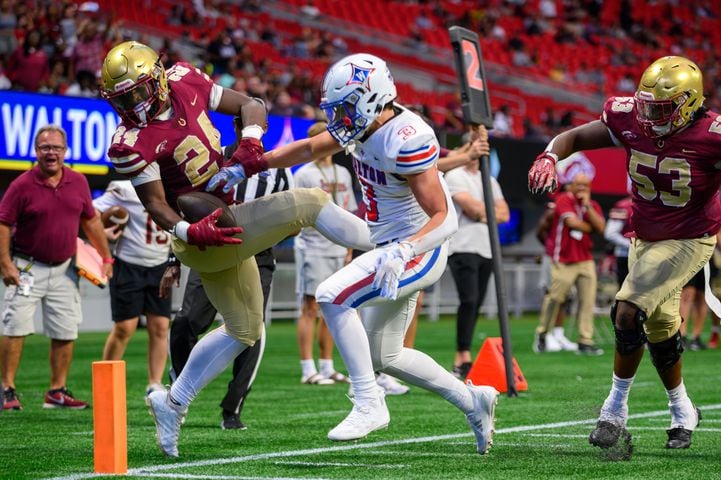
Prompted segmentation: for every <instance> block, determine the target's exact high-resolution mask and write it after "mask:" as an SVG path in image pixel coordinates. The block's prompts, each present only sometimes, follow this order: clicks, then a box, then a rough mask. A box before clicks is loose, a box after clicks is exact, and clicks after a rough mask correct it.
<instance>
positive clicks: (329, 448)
mask: <svg viewBox="0 0 721 480" xmlns="http://www.w3.org/2000/svg"><path fill="white" fill-rule="evenodd" d="M534 326H535V319H534V318H532V317H526V318H524V319H521V320H513V321H512V325H511V330H512V335H513V348H514V355H515V357H516V359H517V360H518V363H519V364H520V367H521V369H522V370H523V373H524V374H525V376H526V377H527V379H528V383H529V390H528V391H527V392H522V393H521V395H520V396H519V397H518V398H508V397H507V396H505V395H502V396H501V399H500V401H499V405H498V408H497V424H496V430H497V433H496V435H495V438H494V446H493V448H492V449H491V451H490V453H489V454H488V455H485V456H479V455H478V454H476V453H475V448H474V443H473V436H472V434H471V433H470V430H469V429H468V427H467V426H466V424H465V419H464V416H463V415H462V414H461V413H460V412H459V411H457V410H456V409H455V408H454V407H452V406H451V405H450V404H448V403H446V402H444V401H443V400H442V399H440V398H439V397H437V396H435V395H433V394H430V393H428V392H425V391H421V390H420V389H418V388H413V389H412V390H411V392H410V393H409V394H408V395H405V396H402V397H389V398H388V406H389V408H390V411H391V423H390V425H389V428H388V429H386V430H381V431H379V432H375V433H373V434H372V435H371V436H370V437H369V438H366V439H364V440H361V441H358V442H353V443H331V442H330V441H328V440H327V439H326V433H327V431H328V430H329V429H330V428H332V427H333V426H335V424H336V423H337V422H338V421H340V420H341V419H342V418H343V417H344V416H345V415H346V414H347V413H348V411H349V410H350V407H351V404H350V402H349V401H348V400H347V399H346V397H345V393H346V387H345V386H342V385H333V386H325V387H322V386H306V385H300V384H299V378H300V372H299V365H298V359H297V346H296V340H295V327H294V325H293V324H292V323H290V322H275V323H273V325H272V326H271V327H270V329H269V335H268V344H267V349H266V354H265V358H264V361H263V364H262V366H261V369H260V373H259V376H258V378H257V380H256V383H255V386H254V389H253V393H252V395H251V396H250V397H249V400H248V402H247V406H246V408H245V410H244V412H243V417H242V419H243V421H244V422H245V423H246V424H247V425H248V430H245V431H222V430H221V429H220V428H219V422H220V409H219V408H218V403H219V401H220V399H221V397H222V395H223V394H224V391H225V383H226V381H227V380H228V376H229V373H228V372H226V373H224V374H223V375H222V376H221V377H220V378H219V379H217V380H216V381H215V382H214V383H212V384H211V385H210V386H209V387H208V388H206V389H205V390H204V391H203V392H202V393H201V394H200V396H199V397H198V398H197V399H196V400H195V402H194V403H193V405H192V406H191V408H190V412H189V414H188V418H187V422H186V424H185V425H184V427H183V429H182V431H181V435H180V446H179V448H180V458H179V459H172V460H171V459H166V458H164V457H163V456H162V454H161V453H160V451H159V450H158V448H157V447H156V445H155V438H154V434H155V431H154V426H153V421H152V418H151V417H150V416H149V415H148V413H147V410H146V408H145V405H144V403H143V394H144V387H145V384H146V375H145V345H146V339H145V336H146V335H145V332H144V331H141V332H138V335H136V338H135V339H134V341H132V342H131V346H130V349H129V351H128V352H127V354H126V361H127V362H128V365H127V372H128V378H127V391H128V464H129V469H130V472H129V477H130V478H187V479H193V478H198V479H260V478H264V479H265V478H276V479H290V478H303V479H373V480H379V479H397V478H428V479H441V478H442V479H469V478H474V479H477V478H483V479H516V478H531V479H535V478H584V479H601V478H602V479H609V478H618V479H633V478H638V479H641V478H643V479H647V478H667V479H682V478H695V479H711V478H721V386H720V385H721V382H720V380H721V373H719V372H720V369H719V366H720V365H721V351H720V350H710V351H703V352H687V353H686V354H685V355H684V364H685V378H686V385H687V388H688V390H689V393H690V395H691V398H692V399H693V400H694V401H695V402H696V404H697V405H698V406H699V407H700V408H701V410H702V412H703V418H704V419H703V421H702V423H701V427H700V428H699V430H697V432H696V433H695V434H694V437H693V442H694V443H693V446H692V448H691V449H689V450H684V451H669V450H665V449H664V448H663V445H664V443H665V440H666V433H665V429H666V428H668V425H669V414H668V409H667V407H666V402H667V399H666V396H665V393H664V391H663V388H662V386H661V384H660V382H659V381H658V380H657V377H656V374H655V371H654V370H653V369H652V367H651V365H650V361H649V359H648V358H644V362H643V364H642V368H641V370H640V371H639V374H638V375H637V378H636V383H635V385H634V388H633V390H632V392H631V398H630V411H631V420H630V421H629V429H630V430H631V432H632V434H633V436H634V444H635V452H634V455H633V458H632V459H631V460H630V461H629V462H613V461H609V460H606V459H604V458H603V457H601V455H600V454H599V450H598V449H596V448H593V447H591V446H590V445H589V444H588V440H587V437H588V433H589V432H590V431H591V429H592V425H593V424H594V423H595V419H596V416H597V414H598V409H599V407H600V405H601V403H602V402H603V400H604V398H605V397H606V394H607V393H608V389H609V386H610V378H611V364H612V352H611V350H612V346H611V345H608V344H604V345H602V346H603V347H604V348H605V349H606V353H605V354H604V355H603V356H601V357H594V358H590V357H580V356H577V355H575V354H573V353H553V354H545V355H535V354H534V353H532V352H531V348H530V346H531V338H532V335H533V333H532V332H533V327H534ZM477 334H478V335H477V341H476V342H475V343H474V349H477V348H479V347H480V344H481V341H482V337H485V336H497V335H498V325H497V322H496V321H483V320H482V321H481V322H479V325H478V328H477ZM454 335H455V323H454V322H453V321H452V320H450V319H445V320H442V321H439V322H427V321H423V322H422V323H421V325H420V326H419V329H418V338H417V342H416V343H417V345H418V346H419V348H421V349H422V350H424V351H426V352H427V353H429V354H431V355H432V356H433V357H434V358H436V359H437V360H438V361H440V362H441V363H442V364H443V365H446V366H450V362H451V360H452V358H453V356H452V355H453V345H454V344H453V339H454ZM104 338H105V335H104V334H83V335H81V337H80V339H79V341H78V342H77V345H76V351H75V361H74V363H73V368H72V371H71V377H70V378H71V382H70V385H69V387H70V388H71V389H72V390H73V392H74V393H75V395H76V396H77V397H78V398H81V399H90V398H91V395H92V394H91V381H90V371H91V370H90V369H91V362H92V361H93V360H97V359H98V358H99V356H100V354H101V351H102V345H103V342H104ZM47 350H48V340H47V339H46V338H44V337H42V336H35V337H32V338H30V339H29V340H28V342H27V345H26V348H25V352H24V355H23V359H22V364H21V368H20V371H19V372H18V376H17V388H18V392H19V393H20V394H21V401H22V403H23V406H24V410H22V411H6V412H2V413H0V477H2V478H13V479H16V478H17V479H20V478H33V479H35V478H55V477H62V478H73V479H79V478H89V477H92V476H94V475H93V441H92V440H93V436H92V435H93V426H92V411H91V410H85V411H59V410H44V409H43V408H42V403H43V395H44V392H45V389H46V388H47V382H48V376H49V373H48V366H47ZM337 366H338V367H342V363H340V360H337Z"/></svg>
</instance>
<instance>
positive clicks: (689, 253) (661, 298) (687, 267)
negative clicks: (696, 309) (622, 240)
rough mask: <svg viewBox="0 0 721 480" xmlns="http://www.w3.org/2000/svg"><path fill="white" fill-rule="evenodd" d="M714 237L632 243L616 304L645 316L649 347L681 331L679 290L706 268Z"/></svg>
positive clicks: (637, 241)
mask: <svg viewBox="0 0 721 480" xmlns="http://www.w3.org/2000/svg"><path fill="white" fill-rule="evenodd" d="M715 247H716V237H715V236H711V237H702V238H692V239H684V240H662V241H658V242H647V241H644V240H640V239H638V238H635V239H633V240H631V248H630V250H629V252H628V276H627V277H626V280H625V281H624V282H623V285H622V286H621V289H620V290H619V291H618V293H617V294H616V300H618V301H625V302H629V303H632V304H634V305H636V306H637V307H638V308H640V309H641V310H643V311H644V312H645V313H646V316H647V318H648V320H646V322H645V323H644V330H645V331H646V336H647V337H648V341H649V342H651V343H659V342H663V341H664V340H667V339H669V338H671V336H673V335H675V334H676V332H677V331H678V329H679V328H680V327H681V314H680V313H679V305H680V300H681V289H682V288H683V286H684V285H686V283H687V282H688V281H689V280H690V279H691V278H693V276H694V275H696V273H698V271H699V270H701V269H702V268H703V266H704V265H706V262H708V260H709V258H711V255H712V254H713V251H714V248H715Z"/></svg>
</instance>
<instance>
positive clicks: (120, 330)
mask: <svg viewBox="0 0 721 480" xmlns="http://www.w3.org/2000/svg"><path fill="white" fill-rule="evenodd" d="M116 205H118V206H121V207H124V208H125V209H126V210H127V211H128V223H127V224H126V225H125V228H123V229H122V232H121V233H120V235H119V237H117V238H118V239H117V243H115V246H114V249H113V250H114V252H113V256H114V257H115V264H114V265H113V269H114V273H115V274H114V275H113V278H112V279H110V306H111V309H110V310H111V312H112V318H113V328H112V330H111V331H110V334H109V335H108V338H107V340H106V341H105V347H104V349H103V360H120V359H122V358H123V354H124V353H125V348H126V347H127V346H128V342H129V341H130V338H131V337H132V336H133V334H134V333H135V330H136V329H137V328H138V323H139V320H140V315H141V314H144V315H145V316H146V319H147V329H148V387H147V389H146V394H150V393H151V392H153V391H156V390H161V391H165V387H164V386H163V383H162V379H163V372H164V371H165V362H166V360H167V358H168V328H169V326H170V313H171V299H170V297H168V298H161V297H160V292H159V287H160V280H161V278H162V276H163V272H164V271H165V264H166V262H167V260H168V253H169V252H170V235H168V233H167V232H166V231H165V230H163V229H162V228H160V227H159V226H158V225H157V224H156V223H155V222H153V220H152V219H151V218H150V215H149V214H148V212H147V211H146V210H145V207H144V206H143V204H142V203H141V202H140V198H138V194H137V193H135V189H134V188H133V185H132V183H131V182H130V180H121V181H112V182H110V184H108V187H107V188H106V189H105V192H104V193H103V194H102V195H101V196H100V197H98V198H96V199H95V200H93V206H94V207H95V209H96V210H98V211H100V212H104V211H106V210H108V209H109V208H110V207H113V206H116Z"/></svg>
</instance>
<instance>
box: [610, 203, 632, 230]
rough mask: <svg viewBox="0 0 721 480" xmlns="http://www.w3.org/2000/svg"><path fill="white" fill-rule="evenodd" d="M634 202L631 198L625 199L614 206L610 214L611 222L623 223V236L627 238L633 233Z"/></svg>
mask: <svg viewBox="0 0 721 480" xmlns="http://www.w3.org/2000/svg"><path fill="white" fill-rule="evenodd" d="M632 205H633V200H631V197H625V198H622V199H621V200H619V201H618V202H616V203H614V204H613V208H611V211H610V212H609V214H608V218H609V219H610V220H618V221H620V222H623V228H621V235H623V236H626V234H627V233H631V232H632V231H633V228H631V216H632V215H633V212H632Z"/></svg>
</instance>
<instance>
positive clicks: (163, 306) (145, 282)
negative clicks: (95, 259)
mask: <svg viewBox="0 0 721 480" xmlns="http://www.w3.org/2000/svg"><path fill="white" fill-rule="evenodd" d="M165 267H166V264H165V263H161V264H160V265H158V266H157V267H142V266H140V265H133V264H132V263H127V262H123V261H122V260H120V259H119V258H117V257H116V258H115V265H113V278H111V279H110V310H111V311H112V313H113V321H114V322H119V321H122V320H129V319H131V318H135V317H137V316H139V315H141V314H148V313H151V314H154V315H161V316H164V317H170V312H171V306H172V303H171V299H170V298H160V297H159V296H158V295H159V292H160V290H159V288H160V279H161V278H162V277H163V272H165Z"/></svg>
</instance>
